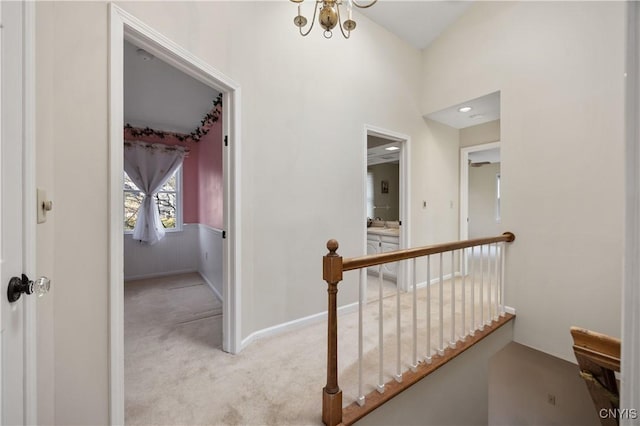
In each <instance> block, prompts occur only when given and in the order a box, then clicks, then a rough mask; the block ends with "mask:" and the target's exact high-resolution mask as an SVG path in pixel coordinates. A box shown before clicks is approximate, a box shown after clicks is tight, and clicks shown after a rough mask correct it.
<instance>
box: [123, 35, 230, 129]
mask: <svg viewBox="0 0 640 426" xmlns="http://www.w3.org/2000/svg"><path fill="white" fill-rule="evenodd" d="M140 50H141V49H138V47H137V46H134V45H132V44H131V43H129V42H126V41H125V43H124V122H125V123H128V124H131V125H132V126H134V127H147V126H148V127H151V128H152V129H155V130H164V131H171V132H178V133H191V132H193V131H194V130H195V129H196V128H197V127H198V126H200V120H202V118H203V117H204V116H205V115H206V114H207V113H208V112H209V111H211V109H212V108H213V101H214V100H215V99H216V97H217V96H218V94H219V92H217V91H216V90H214V89H212V88H210V87H209V86H207V85H205V84H203V83H201V82H199V81H197V80H196V79H194V78H192V77H190V76H188V75H187V74H184V73H183V72H181V71H179V70H177V69H176V68H174V67H172V66H171V65H169V64H167V63H165V62H163V61H161V60H160V59H158V58H154V57H153V56H152V55H150V54H148V53H147V52H144V51H140Z"/></svg>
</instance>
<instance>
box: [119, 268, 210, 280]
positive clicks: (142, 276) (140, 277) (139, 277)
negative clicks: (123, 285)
mask: <svg viewBox="0 0 640 426" xmlns="http://www.w3.org/2000/svg"><path fill="white" fill-rule="evenodd" d="M192 272H199V271H198V270H197V269H193V268H191V269H177V270H175V271H167V272H154V273H151V274H140V275H131V276H130V277H125V279H124V280H125V281H135V280H147V279H150V278H162V277H170V276H172V275H179V274H189V273H192Z"/></svg>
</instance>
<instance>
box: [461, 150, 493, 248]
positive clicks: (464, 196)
mask: <svg viewBox="0 0 640 426" xmlns="http://www.w3.org/2000/svg"><path fill="white" fill-rule="evenodd" d="M494 148H500V141H497V142H490V143H484V144H482V145H474V146H469V147H466V148H460V236H459V237H460V238H459V239H460V240H466V239H468V238H469V222H468V218H469V154H470V153H472V152H479V151H488V150H490V149H494Z"/></svg>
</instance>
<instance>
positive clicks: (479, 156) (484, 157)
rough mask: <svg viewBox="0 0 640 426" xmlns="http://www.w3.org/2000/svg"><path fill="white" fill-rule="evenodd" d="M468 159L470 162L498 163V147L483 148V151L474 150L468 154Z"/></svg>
mask: <svg viewBox="0 0 640 426" xmlns="http://www.w3.org/2000/svg"><path fill="white" fill-rule="evenodd" d="M467 158H469V160H471V162H472V163H484V162H489V163H499V162H500V148H492V149H485V150H483V151H474V152H470V153H469V154H468V157H467Z"/></svg>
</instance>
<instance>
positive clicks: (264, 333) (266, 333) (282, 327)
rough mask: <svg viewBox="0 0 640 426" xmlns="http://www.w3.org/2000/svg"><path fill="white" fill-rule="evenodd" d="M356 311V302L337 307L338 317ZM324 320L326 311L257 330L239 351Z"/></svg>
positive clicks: (243, 341)
mask: <svg viewBox="0 0 640 426" xmlns="http://www.w3.org/2000/svg"><path fill="white" fill-rule="evenodd" d="M357 310H358V302H354V303H351V304H349V305H345V306H341V307H339V308H338V315H344V314H349V313H352V312H355V311H357ZM326 319H327V311H324V312H320V313H317V314H314V315H309V316H308V317H304V318H299V319H297V320H293V321H289V322H285V323H282V324H278V325H274V326H272V327H267V328H264V329H262V330H258V331H256V332H253V333H251V334H250V335H249V336H247V337H246V338H245V339H243V340H242V343H241V350H242V349H244V348H246V347H247V346H249V345H250V344H251V343H253V342H255V341H256V340H259V339H263V338H265V337H271V336H275V335H277V334H281V333H284V332H286V331H291V330H295V329H298V328H301V327H305V326H308V325H311V324H317V323H319V322H321V321H326Z"/></svg>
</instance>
